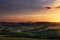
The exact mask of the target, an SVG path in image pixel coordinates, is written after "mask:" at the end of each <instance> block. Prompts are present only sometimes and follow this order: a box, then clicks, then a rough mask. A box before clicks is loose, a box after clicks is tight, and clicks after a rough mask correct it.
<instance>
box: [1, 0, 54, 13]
mask: <svg viewBox="0 0 60 40" xmlns="http://www.w3.org/2000/svg"><path fill="white" fill-rule="evenodd" d="M54 1H55V0H0V14H10V13H13V12H18V11H20V12H23V11H25V10H27V11H28V10H29V11H30V10H32V11H34V10H39V9H40V8H41V7H42V6H44V5H49V4H52V3H53V2H54ZM20 14H21V13H20Z"/></svg>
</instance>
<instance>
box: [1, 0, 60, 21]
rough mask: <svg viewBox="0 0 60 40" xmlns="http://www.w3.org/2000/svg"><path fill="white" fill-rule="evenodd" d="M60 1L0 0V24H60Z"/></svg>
mask: <svg viewBox="0 0 60 40" xmlns="http://www.w3.org/2000/svg"><path fill="white" fill-rule="evenodd" d="M59 10H60V0H0V22H29V21H30V22H60V11H59Z"/></svg>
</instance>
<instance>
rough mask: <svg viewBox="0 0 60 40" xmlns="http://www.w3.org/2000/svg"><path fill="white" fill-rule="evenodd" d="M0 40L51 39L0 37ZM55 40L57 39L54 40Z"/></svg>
mask: <svg viewBox="0 0 60 40" xmlns="http://www.w3.org/2000/svg"><path fill="white" fill-rule="evenodd" d="M0 40H53V39H36V38H23V37H21V38H20V37H3V36H0ZM54 40H57V39H54Z"/></svg>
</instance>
